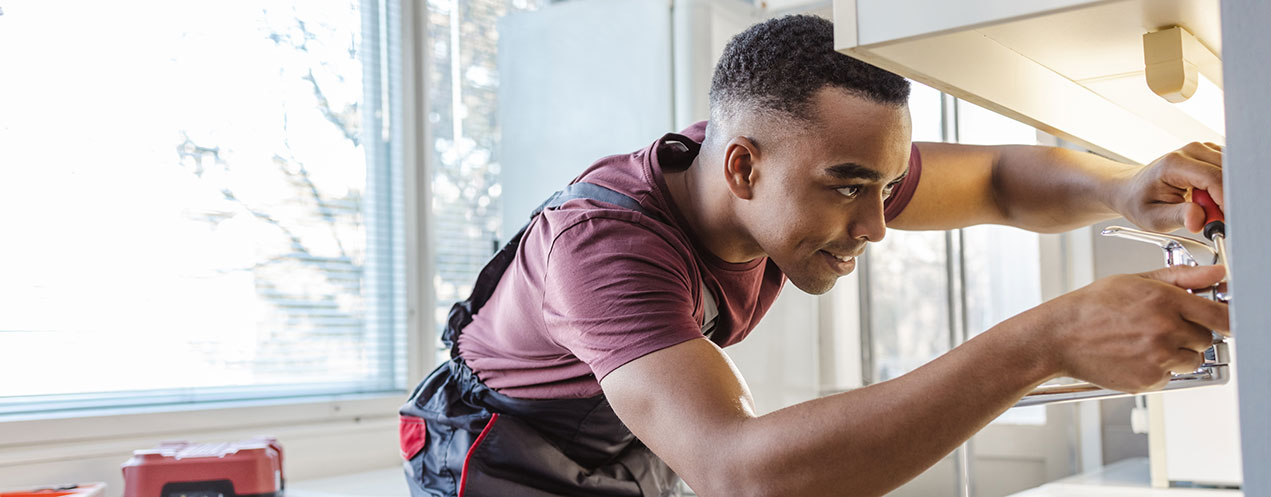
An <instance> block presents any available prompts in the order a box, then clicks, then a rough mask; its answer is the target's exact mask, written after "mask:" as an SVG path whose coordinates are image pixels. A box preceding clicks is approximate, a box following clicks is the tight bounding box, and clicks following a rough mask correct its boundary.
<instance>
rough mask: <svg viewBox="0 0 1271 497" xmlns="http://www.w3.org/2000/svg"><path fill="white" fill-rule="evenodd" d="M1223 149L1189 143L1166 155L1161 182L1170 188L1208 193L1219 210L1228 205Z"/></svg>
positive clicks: (1209, 144)
mask: <svg viewBox="0 0 1271 497" xmlns="http://www.w3.org/2000/svg"><path fill="white" fill-rule="evenodd" d="M1222 157H1223V152H1222V147H1221V146H1218V145H1215V144H1212V143H1190V144H1188V145H1187V146H1185V147H1183V148H1181V149H1178V150H1176V151H1174V152H1172V153H1171V154H1170V155H1167V156H1166V157H1165V158H1166V159H1167V160H1166V161H1165V162H1164V163H1163V164H1162V165H1163V166H1164V167H1163V169H1162V176H1161V179H1162V180H1163V181H1164V182H1165V183H1166V184H1169V185H1170V186H1173V187H1176V188H1180V189H1188V188H1199V189H1201V190H1207V191H1209V195H1210V196H1211V197H1213V198H1214V202H1215V203H1217V204H1218V207H1224V206H1225V205H1226V203H1225V201H1226V199H1225V198H1224V196H1223V189H1222Z"/></svg>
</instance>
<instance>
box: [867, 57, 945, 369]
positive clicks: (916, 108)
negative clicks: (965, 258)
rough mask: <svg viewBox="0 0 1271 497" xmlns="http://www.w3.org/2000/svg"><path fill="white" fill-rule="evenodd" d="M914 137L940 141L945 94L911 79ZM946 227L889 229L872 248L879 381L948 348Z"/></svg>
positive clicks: (871, 302)
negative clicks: (911, 229)
mask: <svg viewBox="0 0 1271 497" xmlns="http://www.w3.org/2000/svg"><path fill="white" fill-rule="evenodd" d="M910 84H911V85H912V86H911V88H912V91H911V92H910V95H909V112H910V117H911V119H912V121H913V140H914V141H936V142H938V141H941V140H942V136H943V128H944V126H943V123H942V120H943V112H942V110H941V105H942V104H941V98H942V96H941V94H940V92H939V91H936V90H935V89H933V88H931V87H928V86H925V85H923V84H921V83H918V82H916V81H910ZM945 238H946V237H945V233H944V232H942V231H922V232H919V231H899V230H888V231H887V236H886V237H885V238H883V241H882V242H880V243H877V244H875V245H874V246H872V247H870V248H869V253H868V255H867V256H866V257H867V258H868V259H869V260H868V262H867V265H868V268H867V269H866V271H868V272H869V275H868V278H867V281H868V288H867V292H868V298H869V305H870V308H869V321H870V322H869V327H868V330H869V332H870V333H871V351H870V354H871V357H872V358H873V373H872V375H873V378H872V379H871V380H872V381H874V382H878V381H884V380H889V379H891V378H895V377H897V376H900V375H902V374H904V373H906V372H909V371H911V370H913V369H914V368H917V367H918V366H921V365H922V364H924V363H926V362H927V361H930V360H931V359H934V358H936V357H937V356H939V355H940V354H942V353H944V352H945V351H947V350H949V336H950V335H949V299H948V291H949V286H948V275H947V272H946V269H945V267H946V260H947V254H946V253H945V252H946V240H945Z"/></svg>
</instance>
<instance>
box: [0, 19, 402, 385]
mask: <svg viewBox="0 0 1271 497" xmlns="http://www.w3.org/2000/svg"><path fill="white" fill-rule="evenodd" d="M372 5H373V4H372ZM362 7H363V6H362V5H361V4H360V3H359V2H357V1H345V2H297V1H286V0H273V1H238V2H214V3H204V4H200V3H180V4H174V3H172V2H164V1H151V2H128V3H124V4H120V3H103V2H96V1H74V2H53V3H50V2H18V3H8V4H5V6H4V16H3V17H0V46H5V47H18V46H22V47H26V48H24V49H22V50H2V51H0V67H4V68H5V69H4V71H5V74H8V75H24V76H21V77H4V78H0V95H5V96H6V97H5V98H0V210H2V211H3V212H5V213H6V214H5V215H4V216H0V233H2V234H3V235H2V236H3V237H4V240H5V242H4V243H0V378H6V379H12V378H22V381H3V382H0V401H2V400H4V399H6V398H8V399H9V400H12V399H13V398H14V397H15V396H31V395H48V394H82V393H102V392H122V391H139V390H156V389H171V390H173V391H180V392H186V393H189V392H195V391H198V389H200V388H202V387H208V388H212V387H216V388H225V387H243V388H244V390H243V392H247V391H249V390H251V388H257V389H258V390H260V391H264V390H267V389H266V388H265V386H267V385H295V386H296V388H294V389H286V388H284V389H281V391H289V390H292V391H301V390H312V389H313V388H314V386H316V385H334V384H339V385H343V386H342V387H340V388H339V390H342V391H367V390H373V389H389V388H393V387H394V386H395V385H398V384H400V382H401V379H400V378H398V377H399V376H400V375H399V371H397V370H399V369H400V357H399V354H398V353H397V352H396V351H398V350H400V349H401V347H397V346H394V341H395V340H400V339H401V337H402V333H404V329H403V328H402V323H404V320H403V319H402V313H401V307H400V306H397V307H395V302H396V301H395V300H394V299H392V298H390V297H389V296H388V295H387V294H385V293H382V292H384V291H392V289H394V288H398V287H400V286H401V276H400V274H401V273H402V271H400V270H396V269H394V268H393V265H394V264H400V262H399V257H400V254H401V250H400V248H396V249H394V247H397V246H399V245H400V240H401V238H400V233H401V227H400V219H399V218H396V217H393V216H391V213H392V212H393V211H394V210H395V209H396V208H395V207H394V206H397V205H400V187H399V186H398V187H382V188H381V187H374V186H370V185H368V183H384V184H392V183H394V182H392V181H383V180H386V179H390V176H389V175H390V174H391V172H392V171H395V170H399V168H400V165H397V166H393V165H391V164H390V160H389V154H388V144H387V143H386V142H385V141H384V139H382V138H380V136H381V134H380V133H379V131H380V130H381V126H380V124H381V121H380V118H381V116H382V117H383V118H388V117H389V115H388V114H386V113H382V112H381V109H380V107H379V105H380V102H379V101H378V100H367V98H369V97H368V96H371V95H373V96H375V97H376V98H377V99H378V98H379V95H380V94H381V89H382V87H381V85H380V81H379V80H380V77H381V76H380V75H381V74H382V73H383V74H385V75H390V74H392V73H391V71H396V63H395V62H393V63H392V65H391V66H388V69H390V70H391V71H383V69H384V67H385V66H381V64H387V63H388V62H389V61H388V60H386V59H381V58H380V57H379V55H380V53H381V51H380V49H379V46H378V44H379V40H380V39H382V37H381V36H380V35H379V34H378V33H377V32H374V31H371V32H365V31H364V30H366V29H371V30H374V29H377V26H378V25H379V24H378V22H379V19H380V18H381V16H380V13H378V12H374V11H365V10H363V8H362ZM68 12H74V15H68ZM390 24H392V23H391V22H390ZM51 33H52V34H53V35H50V34H51ZM383 39H389V40H392V39H393V38H392V37H384V38H383ZM394 52H395V51H394ZM50 61H57V63H50ZM390 77H391V76H390ZM15 96H21V97H20V98H14V97H15ZM385 104H387V102H385ZM394 167H397V168H398V169H394ZM396 183H400V182H396ZM372 213H378V214H372ZM368 224H375V225H377V226H378V227H377V228H375V229H368ZM368 273H374V275H373V276H372V275H369V274H368ZM371 312H374V313H375V314H374V315H371V314H370V313H371ZM36 371H38V372H40V373H39V374H31V373H32V372H36ZM324 388H325V387H324ZM251 395H252V394H251V393H242V396H251ZM260 395H266V394H260ZM267 395H270V396H276V395H279V393H278V391H272V392H270V393H268V394H267ZM115 399H116V400H119V401H120V402H123V400H120V396H115ZM36 400H38V399H36Z"/></svg>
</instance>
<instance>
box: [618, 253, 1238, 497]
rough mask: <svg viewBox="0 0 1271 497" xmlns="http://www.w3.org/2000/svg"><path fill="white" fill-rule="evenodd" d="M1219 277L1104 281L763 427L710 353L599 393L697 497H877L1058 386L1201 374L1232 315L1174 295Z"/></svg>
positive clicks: (766, 419)
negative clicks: (1215, 336)
mask: <svg viewBox="0 0 1271 497" xmlns="http://www.w3.org/2000/svg"><path fill="white" fill-rule="evenodd" d="M1221 276H1222V273H1221V270H1219V269H1218V268H1214V267H1202V268H1171V269H1169V270H1163V271H1158V272H1154V273H1148V274H1145V275H1124V276H1119V277H1114V278H1109V279H1105V280H1100V281H1099V282H1096V283H1095V284H1092V285H1091V286H1089V287H1086V288H1084V289H1082V290H1079V291H1077V292H1073V293H1070V294H1068V295H1065V296H1063V297H1060V298H1058V299H1055V300H1052V301H1051V302H1048V303H1046V304H1043V305H1042V306H1040V307H1038V308H1035V309H1032V310H1030V311H1028V312H1026V313H1024V314H1021V315H1019V316H1016V317H1015V318H1012V319H1010V320H1008V321H1005V322H1003V323H1002V324H1001V325H999V326H997V327H995V328H993V329H991V330H989V331H987V332H985V333H983V334H981V335H979V336H977V337H976V338H975V339H973V340H970V341H969V342H967V343H965V344H963V345H962V346H960V347H957V348H956V349H954V350H952V351H950V352H949V353H947V354H945V355H943V356H941V357H940V358H938V359H936V360H935V361H932V362H931V363H929V364H927V365H925V366H923V367H921V368H919V369H917V370H915V371H913V372H911V373H909V374H906V375H904V376H902V377H900V378H896V379H894V380H891V381H887V382H883V383H879V384H876V385H871V386H869V387H866V388H861V389H858V390H853V391H850V392H846V393H841V394H837V395H832V396H828V397H823V398H819V399H815V400H812V401H808V402H804V403H801V404H798V405H795V406H791V407H788V408H785V409H782V410H780V411H777V412H773V413H770V414H766V415H763V416H756V415H755V413H754V412H753V408H752V407H751V403H750V400H749V398H750V397H749V393H748V392H747V390H746V388H745V386H744V383H743V382H742V381H741V379H740V377H739V375H738V374H737V371H736V370H735V368H733V367H732V364H731V363H730V362H729V361H728V359H727V357H726V356H725V355H724V354H723V352H722V351H721V350H719V349H718V348H717V347H716V346H715V345H714V344H712V343H710V342H708V341H706V340H691V341H689V342H685V343H682V344H680V345H676V346H673V347H670V348H667V349H663V350H660V351H658V352H654V353H652V354H649V355H646V356H644V357H641V358H639V359H636V360H634V361H631V362H629V363H627V364H626V365H623V366H621V367H619V368H618V369H616V370H614V371H613V372H612V373H610V374H609V375H608V376H606V377H605V378H604V379H603V380H602V381H601V387H602V388H603V389H604V391H605V394H606V396H607V397H608V399H609V401H610V403H611V404H612V405H613V406H614V409H615V411H616V412H617V413H618V416H619V417H620V418H621V419H622V420H623V422H624V423H625V424H626V425H627V426H628V427H629V428H630V429H631V430H632V432H633V433H635V435H636V436H637V437H639V438H640V440H642V441H643V442H644V443H645V444H647V445H648V446H649V447H650V448H651V449H653V451H654V452H655V453H656V454H658V455H659V456H660V457H662V458H663V460H665V461H666V462H667V463H668V464H669V465H670V466H671V468H672V469H674V470H675V471H676V472H677V473H678V474H679V475H680V476H681V477H682V478H684V480H685V481H686V482H688V484H689V485H690V486H692V487H693V489H694V490H695V491H697V492H698V494H700V495H703V496H745V495H781V496H801V495H809V496H813V495H815V496H821V495H837V494H841V493H843V492H850V493H851V495H862V496H867V495H882V494H884V493H886V492H887V491H889V490H891V489H894V488H895V487H897V486H899V485H901V484H902V483H904V482H905V481H908V480H909V479H911V478H913V477H914V476H916V475H917V474H919V473H920V472H922V471H923V470H924V469H926V468H927V467H929V466H931V465H932V464H934V463H935V462H937V461H938V460H939V459H940V458H941V457H943V456H944V455H945V454H948V453H949V452H950V451H952V450H953V449H954V448H955V447H957V446H958V445H959V444H961V443H962V442H963V441H965V440H966V439H967V438H969V437H970V436H971V435H972V434H974V433H975V432H976V431H978V430H979V429H980V428H982V427H983V426H984V425H986V424H987V423H988V422H989V421H991V420H992V419H993V418H995V417H996V416H997V415H999V414H1001V413H1002V412H1003V411H1005V410H1006V409H1007V408H1009V407H1010V406H1011V405H1013V404H1014V403H1015V402H1016V401H1017V400H1018V399H1019V398H1021V397H1022V396H1023V395H1024V394H1025V393H1027V392H1028V391H1029V390H1031V389H1032V388H1033V387H1035V386H1036V385H1038V384H1040V383H1042V382H1044V381H1045V380H1047V379H1049V378H1052V377H1055V376H1058V375H1071V376H1076V377H1079V378H1083V379H1086V380H1090V381H1093V382H1095V383H1098V384H1101V385H1105V386H1109V387H1114V388H1118V389H1121V390H1125V391H1142V390H1145V389H1151V388H1158V387H1159V386H1161V385H1163V384H1164V382H1165V381H1166V380H1167V379H1168V372H1169V371H1170V370H1174V371H1185V370H1190V369H1194V368H1195V367H1196V366H1197V365H1198V364H1199V363H1200V361H1201V360H1202V357H1201V356H1200V353H1199V352H1197V351H1203V350H1204V348H1205V347H1208V345H1209V343H1210V334H1209V331H1208V329H1207V327H1208V328H1214V329H1220V330H1222V329H1226V325H1227V322H1226V308H1225V306H1222V305H1221V304H1217V303H1214V302H1212V301H1208V300H1205V299H1203V298H1201V297H1197V296H1194V295H1189V294H1187V293H1186V292H1184V291H1183V290H1181V289H1179V288H1178V286H1186V287H1201V286H1205V285H1208V284H1210V283H1212V282H1213V281H1217V280H1218V279H1219V278H1221ZM1132 303H1133V304H1138V305H1128V304H1132ZM1159 309H1177V310H1178V312H1177V313H1166V314H1162V313H1160V312H1159ZM1078 310H1080V312H1078Z"/></svg>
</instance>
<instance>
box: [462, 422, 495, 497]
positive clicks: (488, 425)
mask: <svg viewBox="0 0 1271 497" xmlns="http://www.w3.org/2000/svg"><path fill="white" fill-rule="evenodd" d="M498 420H499V413H497V412H496V413H493V414H492V415H491V416H490V422H488V423H486V424H485V428H484V429H482V430H481V434H480V435H477V440H476V441H474V442H472V447H470V448H469V449H468V455H467V456H466V457H464V458H463V471H461V472H460V473H459V475H460V476H459V497H463V487H465V486H467V484H468V461H471V460H472V453H473V452H476V451H477V447H478V446H480V445H481V441H482V440H485V435H486V434H487V433H490V428H491V427H493V426H494V422H495V421H498Z"/></svg>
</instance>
